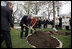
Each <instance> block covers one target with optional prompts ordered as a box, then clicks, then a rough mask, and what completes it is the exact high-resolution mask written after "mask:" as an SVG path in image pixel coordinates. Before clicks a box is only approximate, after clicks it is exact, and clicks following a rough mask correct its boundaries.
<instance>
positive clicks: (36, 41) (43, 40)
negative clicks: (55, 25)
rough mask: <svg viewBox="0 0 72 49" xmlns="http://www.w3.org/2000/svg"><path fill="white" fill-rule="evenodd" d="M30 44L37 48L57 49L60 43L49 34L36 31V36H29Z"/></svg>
mask: <svg viewBox="0 0 72 49" xmlns="http://www.w3.org/2000/svg"><path fill="white" fill-rule="evenodd" d="M27 40H28V42H29V43H30V44H31V45H33V46H35V47H36V48H56V47H58V46H59V44H60V43H59V41H58V40H57V39H55V38H53V37H51V35H50V34H49V33H46V32H42V31H36V32H35V33H34V34H32V35H30V36H28V38H27Z"/></svg>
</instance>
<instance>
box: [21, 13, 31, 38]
mask: <svg viewBox="0 0 72 49" xmlns="http://www.w3.org/2000/svg"><path fill="white" fill-rule="evenodd" d="M31 18H32V16H31V15H30V14H29V15H24V16H23V18H22V19H21V22H20V26H21V34H20V37H21V39H23V32H24V28H25V37H27V36H28V25H30V21H31Z"/></svg>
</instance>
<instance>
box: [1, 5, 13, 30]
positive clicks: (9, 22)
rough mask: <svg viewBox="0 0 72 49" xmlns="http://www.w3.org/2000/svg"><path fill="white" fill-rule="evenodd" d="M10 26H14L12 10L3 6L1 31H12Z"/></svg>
mask: <svg viewBox="0 0 72 49" xmlns="http://www.w3.org/2000/svg"><path fill="white" fill-rule="evenodd" d="M10 26H11V27H13V26H14V21H13V17H12V10H10V8H9V7H7V6H1V30H5V31H10Z"/></svg>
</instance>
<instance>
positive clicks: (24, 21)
mask: <svg viewBox="0 0 72 49" xmlns="http://www.w3.org/2000/svg"><path fill="white" fill-rule="evenodd" d="M30 21H31V19H30V18H28V16H26V15H24V16H23V18H22V19H21V21H20V26H23V24H25V25H27V26H28V25H30Z"/></svg>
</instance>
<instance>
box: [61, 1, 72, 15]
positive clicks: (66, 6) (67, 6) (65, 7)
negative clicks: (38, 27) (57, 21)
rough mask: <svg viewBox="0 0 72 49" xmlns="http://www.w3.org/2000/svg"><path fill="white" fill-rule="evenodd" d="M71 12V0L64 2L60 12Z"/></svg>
mask: <svg viewBox="0 0 72 49" xmlns="http://www.w3.org/2000/svg"><path fill="white" fill-rule="evenodd" d="M69 12H71V1H69V3H66V4H64V5H63V6H62V7H61V9H60V14H68V13H69Z"/></svg>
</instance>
